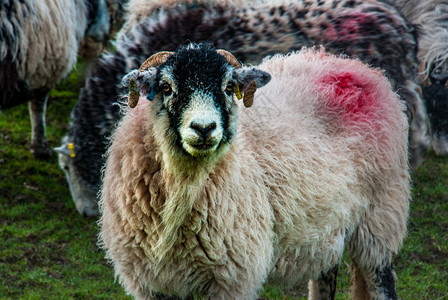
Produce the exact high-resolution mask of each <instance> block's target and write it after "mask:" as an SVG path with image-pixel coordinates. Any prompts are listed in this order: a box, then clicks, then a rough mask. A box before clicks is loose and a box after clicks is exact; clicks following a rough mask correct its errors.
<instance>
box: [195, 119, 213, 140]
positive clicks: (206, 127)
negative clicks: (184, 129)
mask: <svg viewBox="0 0 448 300" xmlns="http://www.w3.org/2000/svg"><path fill="white" fill-rule="evenodd" d="M190 127H191V128H192V129H193V130H194V131H195V132H196V134H197V135H199V136H201V137H202V138H204V139H205V138H207V137H208V136H210V134H211V133H212V131H213V130H215V129H216V122H214V121H213V122H210V123H197V122H192V123H191V125H190Z"/></svg>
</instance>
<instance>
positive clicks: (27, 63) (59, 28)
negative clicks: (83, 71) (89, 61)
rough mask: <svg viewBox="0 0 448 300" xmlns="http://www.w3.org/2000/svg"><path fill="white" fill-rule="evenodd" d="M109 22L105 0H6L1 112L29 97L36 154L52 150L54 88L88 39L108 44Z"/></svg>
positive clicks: (1, 11)
mask: <svg viewBox="0 0 448 300" xmlns="http://www.w3.org/2000/svg"><path fill="white" fill-rule="evenodd" d="M109 23H110V21H109V14H108V10H107V5H106V0H94V1H88V0H83V1H75V0H59V1H53V0H42V1H31V0H15V1H13V0H6V1H2V2H1V4H0V89H1V92H0V110H3V109H5V108H9V107H12V106H15V105H19V104H21V103H25V102H28V101H29V110H30V118H31V151H32V152H33V153H34V154H35V155H37V156H46V155H49V154H50V153H51V150H50V148H49V147H48V145H47V142H46V137H45V131H46V130H45V110H46V103H47V97H48V92H49V90H50V89H51V88H53V87H55V85H56V84H57V83H59V82H61V81H62V79H64V78H66V77H67V76H68V74H69V73H70V72H71V70H72V68H73V65H74V64H75V62H76V59H77V55H78V50H79V45H80V43H82V41H83V39H84V40H87V39H90V40H92V41H94V42H95V43H97V44H103V41H104V40H105V39H106V38H107V37H108V34H109V27H110V24H109ZM90 45H92V43H90ZM84 47H87V44H84ZM89 49H90V50H91V48H90V47H89ZM90 50H89V51H86V52H91V51H90ZM96 53H97V54H99V53H98V52H96Z"/></svg>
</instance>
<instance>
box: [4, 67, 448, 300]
mask: <svg viewBox="0 0 448 300" xmlns="http://www.w3.org/2000/svg"><path fill="white" fill-rule="evenodd" d="M81 85H82V83H81V80H80V76H79V74H78V73H76V72H74V73H73V74H72V75H71V77H70V78H69V79H68V80H67V81H65V82H63V83H62V84H60V85H59V86H58V87H57V89H55V90H53V91H52V92H51V95H50V100H49V106H48V113H47V125H48V128H47V135H48V139H49V142H50V145H51V146H52V147H56V146H59V141H60V138H61V137H62V135H63V134H64V133H65V132H66V131H67V128H68V123H69V115H70V111H71V109H72V107H73V105H74V103H75V102H76V100H77V97H78V91H79V88H80V87H81ZM29 132H30V125H29V120H28V110H27V106H26V105H21V106H18V107H15V108H13V109H9V110H5V111H3V112H2V113H1V114H0V299H130V298H129V297H128V296H126V295H125V293H124V290H123V288H122V287H121V286H120V285H119V284H118V283H117V282H116V281H115V280H114V277H113V270H112V267H111V266H110V265H109V264H107V263H106V261H105V260H104V253H103V252H102V251H101V250H99V249H98V247H97V246H96V235H97V232H98V228H97V225H96V220H95V219H94V218H90V219H86V218H82V217H81V216H80V215H79V214H78V213H77V211H76V209H75V206H74V204H73V202H72V200H71V197H70V192H69V189H68V187H67V183H66V180H65V177H64V174H63V172H62V171H61V170H60V169H59V167H58V164H57V159H56V156H55V157H53V158H52V159H50V160H47V161H40V160H36V159H34V158H33V156H32V155H31V154H30V153H29V151H28V148H29ZM413 182H414V189H413V195H414V196H413V198H414V199H413V201H412V203H411V216H410V221H409V234H408V237H407V239H406V241H405V244H404V247H403V249H402V251H401V253H400V254H399V255H398V256H397V257H396V258H395V261H394V265H395V268H396V271H397V275H398V278H399V281H398V286H397V290H398V295H399V298H401V299H448V201H447V200H448V190H447V189H448V159H447V158H441V157H435V156H434V154H433V153H428V154H427V157H426V159H425V162H424V163H423V165H422V166H421V167H420V168H418V169H417V170H416V171H415V172H414V173H413ZM349 264H350V261H349V259H348V258H346V257H344V260H343V263H342V264H341V270H340V276H339V278H338V295H337V299H347V298H349V292H348V285H349V276H350V275H349V271H348V270H349V267H348V265H349ZM261 297H262V298H265V299H298V298H303V297H306V290H301V291H299V292H292V291H280V290H278V289H275V288H267V289H266V290H265V291H264V292H263V293H262V295H261Z"/></svg>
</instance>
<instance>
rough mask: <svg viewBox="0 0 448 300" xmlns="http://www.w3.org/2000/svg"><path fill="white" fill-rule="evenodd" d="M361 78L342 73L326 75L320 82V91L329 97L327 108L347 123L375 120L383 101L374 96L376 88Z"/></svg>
mask: <svg viewBox="0 0 448 300" xmlns="http://www.w3.org/2000/svg"><path fill="white" fill-rule="evenodd" d="M361 78H362V77H361ZM361 78H359V77H357V76H356V74H352V73H349V72H344V71H342V72H339V73H332V74H326V75H324V76H323V77H322V78H321V79H320V80H319V81H318V82H319V83H318V84H319V90H320V91H321V92H323V93H325V94H326V95H327V97H328V102H327V103H326V106H327V107H328V108H329V109H330V111H331V112H334V113H337V114H338V115H341V116H342V117H343V119H344V120H346V121H348V120H350V121H355V122H359V121H361V120H366V119H371V118H372V117H373V118H375V116H376V114H375V111H376V110H377V109H378V107H379V106H380V105H381V104H380V101H381V99H376V97H375V96H374V94H375V93H374V90H373V89H374V88H375V86H373V84H372V83H371V82H369V81H368V80H361ZM372 112H373V115H372V114H371V113H372ZM376 117H377V116H376Z"/></svg>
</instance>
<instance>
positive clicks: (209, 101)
mask: <svg viewBox="0 0 448 300" xmlns="http://www.w3.org/2000/svg"><path fill="white" fill-rule="evenodd" d="M192 124H198V125H200V126H203V127H207V126H209V125H210V124H215V126H216V127H215V128H214V129H213V130H211V132H210V135H209V136H208V137H207V139H206V140H204V139H203V138H202V137H201V136H200V135H199V134H198V132H197V131H196V130H194V129H193V127H192ZM178 130H179V132H180V135H181V142H182V146H183V147H184V149H185V150H186V151H187V152H188V153H190V154H191V155H193V156H203V155H208V154H211V153H213V152H214V151H215V150H216V149H217V148H218V146H219V144H220V142H221V140H222V137H223V128H222V120H221V113H220V112H219V110H218V109H217V108H216V106H215V103H214V97H213V95H212V94H209V93H206V92H204V91H202V90H200V91H196V92H194V93H193V94H192V95H191V98H190V101H189V104H188V106H187V107H186V108H185V109H184V111H183V114H182V118H181V122H180V125H179V128H178ZM200 143H205V144H208V145H210V148H208V149H205V150H199V149H197V148H195V147H194V146H195V145H198V144H200Z"/></svg>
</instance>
